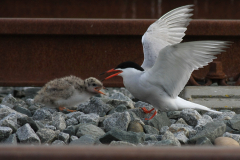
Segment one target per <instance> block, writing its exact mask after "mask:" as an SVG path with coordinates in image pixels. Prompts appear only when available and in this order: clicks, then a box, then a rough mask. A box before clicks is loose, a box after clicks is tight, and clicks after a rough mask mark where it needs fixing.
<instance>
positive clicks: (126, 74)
mask: <svg viewBox="0 0 240 160" xmlns="http://www.w3.org/2000/svg"><path fill="white" fill-rule="evenodd" d="M142 73H143V72H142V71H140V70H137V69H134V68H127V69H124V70H123V72H122V73H121V74H119V75H120V76H122V77H123V80H124V81H126V80H130V79H131V80H132V78H135V77H138V76H140V75H141V74H142Z"/></svg>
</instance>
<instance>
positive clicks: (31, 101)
mask: <svg viewBox="0 0 240 160" xmlns="http://www.w3.org/2000/svg"><path fill="white" fill-rule="evenodd" d="M26 104H27V105H28V106H31V105H34V99H32V98H28V99H26Z"/></svg>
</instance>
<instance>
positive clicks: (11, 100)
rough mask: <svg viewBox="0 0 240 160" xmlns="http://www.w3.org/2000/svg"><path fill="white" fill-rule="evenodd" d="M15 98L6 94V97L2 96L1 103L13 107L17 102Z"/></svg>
mask: <svg viewBox="0 0 240 160" xmlns="http://www.w3.org/2000/svg"><path fill="white" fill-rule="evenodd" d="M17 102H18V101H17V99H16V98H14V97H13V96H12V95H11V94H9V95H7V96H6V97H4V98H3V100H2V104H3V105H6V106H8V107H10V108H13V106H14V105H15V104H16V103H17Z"/></svg>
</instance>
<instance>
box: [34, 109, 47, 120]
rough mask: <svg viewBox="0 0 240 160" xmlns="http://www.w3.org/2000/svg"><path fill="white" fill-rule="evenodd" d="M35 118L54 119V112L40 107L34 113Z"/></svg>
mask: <svg viewBox="0 0 240 160" xmlns="http://www.w3.org/2000/svg"><path fill="white" fill-rule="evenodd" d="M32 118H33V120H45V121H52V114H51V113H50V112H49V111H47V110H45V109H42V108H41V109H38V110H36V112H35V113H34V114H33V117H32Z"/></svg>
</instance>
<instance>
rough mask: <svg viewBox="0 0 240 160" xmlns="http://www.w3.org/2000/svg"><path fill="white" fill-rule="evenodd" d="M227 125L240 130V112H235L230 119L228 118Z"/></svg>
mask: <svg viewBox="0 0 240 160" xmlns="http://www.w3.org/2000/svg"><path fill="white" fill-rule="evenodd" d="M228 125H230V126H231V127H232V128H233V129H236V130H239V131H240V114H236V115H234V116H233V118H232V119H230V120H228Z"/></svg>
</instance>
